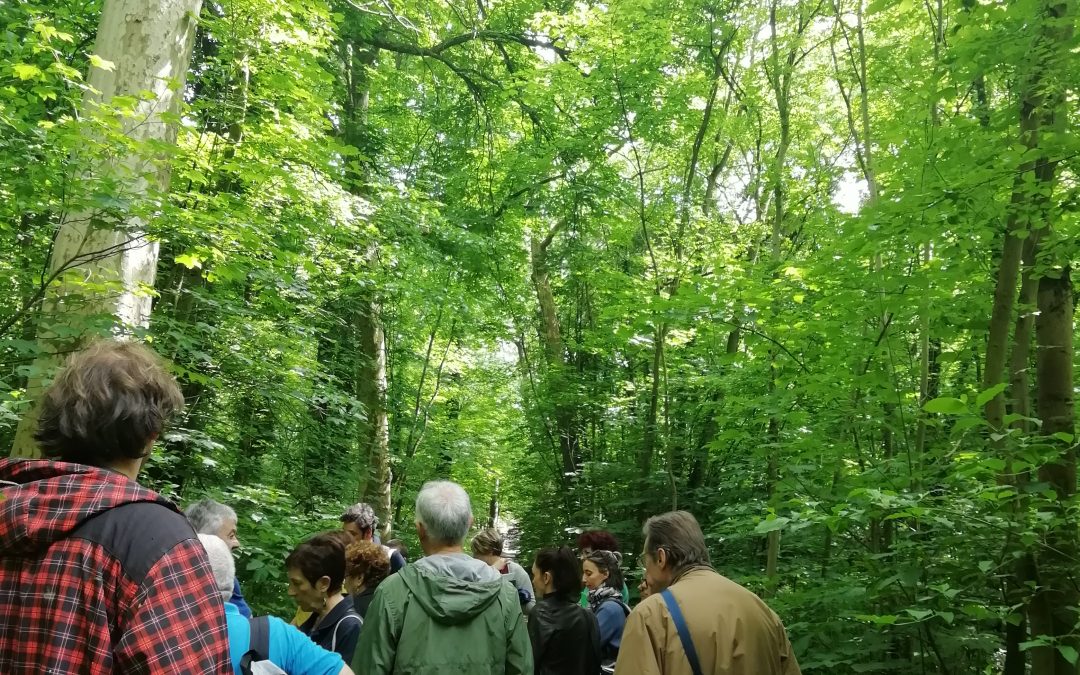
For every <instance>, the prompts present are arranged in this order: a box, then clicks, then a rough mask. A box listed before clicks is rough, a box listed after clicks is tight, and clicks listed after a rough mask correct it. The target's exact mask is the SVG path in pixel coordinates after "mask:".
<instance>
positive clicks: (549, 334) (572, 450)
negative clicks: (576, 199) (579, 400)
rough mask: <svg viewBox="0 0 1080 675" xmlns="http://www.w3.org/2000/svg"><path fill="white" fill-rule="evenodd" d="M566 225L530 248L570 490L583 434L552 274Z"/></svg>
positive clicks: (534, 240)
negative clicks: (552, 257) (554, 248)
mask: <svg viewBox="0 0 1080 675" xmlns="http://www.w3.org/2000/svg"><path fill="white" fill-rule="evenodd" d="M563 225H564V223H558V224H556V225H555V226H554V227H552V229H551V231H549V232H548V233H547V235H546V236H545V237H544V238H543V239H539V238H538V237H535V236H534V237H533V238H532V239H531V240H530V242H529V247H530V252H531V256H530V262H531V264H532V281H533V288H534V289H535V291H536V300H537V304H538V305H539V307H540V341H541V342H542V343H543V345H544V355H545V357H546V361H547V375H546V377H545V385H546V390H547V395H548V396H549V397H550V398H551V400H552V416H553V417H554V418H555V431H556V434H557V435H558V442H559V458H560V462H561V467H562V476H561V479H560V480H561V483H562V485H563V487H564V488H567V487H569V486H570V484H571V483H572V482H573V481H572V480H571V479H572V478H573V476H574V475H575V474H576V473H577V464H578V453H579V448H578V446H579V439H578V436H579V433H578V428H577V424H576V421H575V417H574V409H573V405H572V402H571V401H570V399H569V397H568V396H567V395H566V394H567V392H566V387H567V385H568V384H569V383H568V382H567V381H566V380H567V377H568V372H567V364H566V346H565V343H564V342H563V337H562V327H561V325H560V322H559V311H558V307H557V305H556V304H555V294H554V293H553V292H552V290H551V280H550V275H549V270H548V248H549V247H550V246H551V243H552V241H553V240H554V238H555V236H556V235H557V234H558V233H559V231H560V230H561V229H562V227H563ZM541 403H542V402H541Z"/></svg>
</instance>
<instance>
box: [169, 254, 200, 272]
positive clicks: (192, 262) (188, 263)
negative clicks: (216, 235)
mask: <svg viewBox="0 0 1080 675" xmlns="http://www.w3.org/2000/svg"><path fill="white" fill-rule="evenodd" d="M174 260H175V261H176V264H177V265H183V266H184V267H186V268H188V269H189V270H193V269H195V268H196V267H198V268H199V269H202V260H200V259H199V257H198V256H197V255H195V254H194V253H184V254H182V255H178V256H176V258H174Z"/></svg>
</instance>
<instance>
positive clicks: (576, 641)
mask: <svg viewBox="0 0 1080 675" xmlns="http://www.w3.org/2000/svg"><path fill="white" fill-rule="evenodd" d="M532 574H533V578H532V582H533V588H534V589H535V590H536V595H537V597H539V598H541V599H540V600H539V601H538V602H537V603H536V607H534V608H533V611H532V614H531V615H530V616H529V638H530V639H531V640H532V648H533V660H534V662H535V665H536V675H596V673H599V672H600V630H599V628H598V627H597V624H596V617H595V616H594V615H593V613H592V612H590V611H589V610H587V609H585V608H584V607H582V606H581V605H579V604H578V598H579V597H580V595H581V567H580V566H579V565H578V560H577V556H575V555H574V552H573V551H571V550H570V549H569V548H567V547H565V546H563V547H562V548H560V549H557V550H556V549H553V548H546V549H543V550H541V551H540V552H538V553H537V554H536V560H535V561H534V562H533V567H532Z"/></svg>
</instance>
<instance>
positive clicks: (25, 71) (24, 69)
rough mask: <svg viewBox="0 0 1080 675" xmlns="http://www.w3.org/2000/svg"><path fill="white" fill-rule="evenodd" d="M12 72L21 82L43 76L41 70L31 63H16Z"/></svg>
mask: <svg viewBox="0 0 1080 675" xmlns="http://www.w3.org/2000/svg"><path fill="white" fill-rule="evenodd" d="M11 70H12V72H14V73H15V77H17V78H19V79H20V80H32V79H34V78H38V77H41V75H42V72H41V68H38V67H37V66H35V65H32V64H29V63H16V64H15V65H13V66H12V67H11Z"/></svg>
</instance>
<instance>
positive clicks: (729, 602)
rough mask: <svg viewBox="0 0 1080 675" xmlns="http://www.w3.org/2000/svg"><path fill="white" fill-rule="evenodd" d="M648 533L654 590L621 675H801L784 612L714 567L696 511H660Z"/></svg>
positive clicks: (630, 638)
mask: <svg viewBox="0 0 1080 675" xmlns="http://www.w3.org/2000/svg"><path fill="white" fill-rule="evenodd" d="M644 534H645V547H644V552H643V553H642V556H641V561H642V565H643V566H644V567H645V575H646V579H647V581H648V586H649V588H651V589H652V591H653V593H654V595H651V596H650V597H649V598H648V599H646V600H645V601H644V602H642V603H641V604H639V605H638V606H637V607H636V608H634V611H633V613H632V614H631V615H630V618H629V619H628V620H627V622H626V631H625V632H624V633H623V640H622V649H621V650H620V651H619V661H618V664H617V665H616V668H615V673H616V675H800V671H799V664H798V663H797V662H796V661H795V655H794V654H793V653H792V651H791V643H790V642H788V638H787V634H786V633H785V631H784V626H783V624H782V623H781V622H780V619H779V618H778V617H777V616H776V614H774V613H773V611H772V610H771V609H769V607H768V606H767V605H766V604H765V603H764V602H762V601H761V599H760V598H758V597H757V596H756V595H754V594H753V593H751V592H750V591H748V590H746V589H745V588H743V587H742V586H740V585H738V584H736V583H735V582H733V581H731V580H730V579H726V578H725V577H722V576H720V575H719V574H717V573H716V572H715V571H713V569H712V568H711V567H710V566H709V552H708V549H706V547H705V537H704V536H703V535H702V533H701V527H700V526H699V525H698V522H697V520H695V519H694V516H692V515H690V514H689V513H687V512H686V511H673V512H670V513H665V514H663V515H659V516H654V517H652V518H650V519H649V520H648V521H647V522H646V523H645V528H644ZM692 664H694V665H692ZM695 665H696V666H697V667H695Z"/></svg>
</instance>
